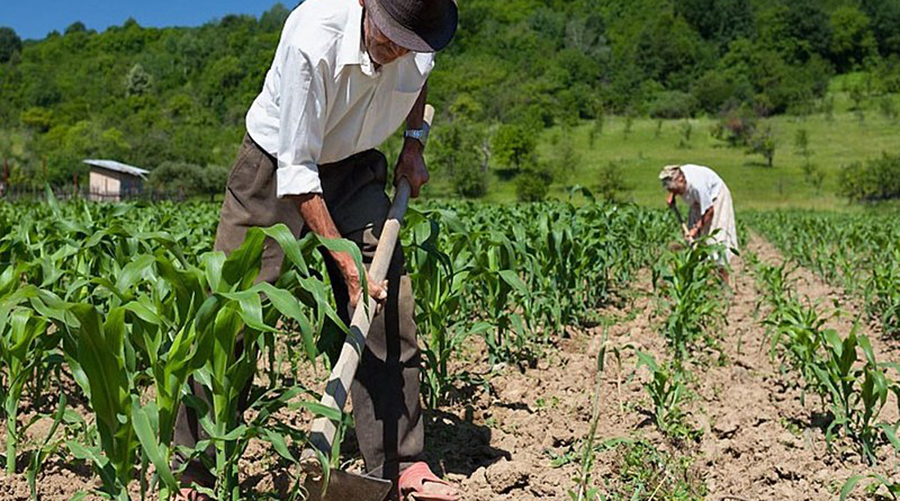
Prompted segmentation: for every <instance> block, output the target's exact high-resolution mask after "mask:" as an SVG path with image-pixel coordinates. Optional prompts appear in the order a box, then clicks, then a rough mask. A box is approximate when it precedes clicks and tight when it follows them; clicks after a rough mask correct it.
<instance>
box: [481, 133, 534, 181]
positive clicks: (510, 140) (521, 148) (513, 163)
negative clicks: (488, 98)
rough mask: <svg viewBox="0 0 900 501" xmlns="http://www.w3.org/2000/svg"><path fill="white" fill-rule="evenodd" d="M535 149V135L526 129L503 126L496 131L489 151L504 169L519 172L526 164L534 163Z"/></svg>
mask: <svg viewBox="0 0 900 501" xmlns="http://www.w3.org/2000/svg"><path fill="white" fill-rule="evenodd" d="M536 147H537V138H536V137H535V133H534V132H533V131H532V130H531V129H530V128H528V127H524V126H521V125H516V124H504V125H501V126H500V128H499V129H497V133H496V134H494V139H493V141H492V142H491V151H493V154H494V155H493V156H494V158H495V159H496V160H497V162H498V163H499V164H500V165H501V166H502V167H504V168H506V169H509V170H512V171H514V172H520V171H521V170H522V169H523V167H524V166H525V164H526V163H530V162H533V161H534V150H535V148H536Z"/></svg>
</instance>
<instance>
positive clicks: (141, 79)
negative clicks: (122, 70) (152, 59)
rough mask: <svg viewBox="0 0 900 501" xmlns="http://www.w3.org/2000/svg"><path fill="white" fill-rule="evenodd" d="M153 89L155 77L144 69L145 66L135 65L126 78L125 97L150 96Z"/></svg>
mask: <svg viewBox="0 0 900 501" xmlns="http://www.w3.org/2000/svg"><path fill="white" fill-rule="evenodd" d="M152 88H153V77H151V76H150V74H149V73H147V71H146V70H145V69H144V67H143V66H141V65H140V63H139V64H135V65H134V66H132V67H131V69H130V70H128V75H126V76H125V95H127V96H143V95H145V94H149V93H150V91H151V89H152Z"/></svg>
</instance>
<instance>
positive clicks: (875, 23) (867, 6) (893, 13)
mask: <svg viewBox="0 0 900 501" xmlns="http://www.w3.org/2000/svg"><path fill="white" fill-rule="evenodd" d="M862 6H863V10H864V11H865V12H866V14H868V16H869V18H870V19H871V20H872V31H873V32H874V34H875V39H876V40H877V41H878V48H879V50H880V51H881V55H883V56H885V57H888V56H889V55H892V54H900V0H862Z"/></svg>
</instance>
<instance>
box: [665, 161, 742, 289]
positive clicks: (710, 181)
mask: <svg viewBox="0 0 900 501" xmlns="http://www.w3.org/2000/svg"><path fill="white" fill-rule="evenodd" d="M659 179H660V181H662V185H663V188H664V189H666V191H668V192H669V196H668V199H667V201H666V202H667V203H668V204H669V206H670V207H672V208H675V197H676V196H681V198H682V200H683V201H684V203H686V204H687V205H688V206H689V207H690V213H689V214H688V223H687V226H686V228H685V235H684V238H685V239H686V240H687V241H688V242H692V241H694V240H696V239H697V237H701V236H706V235H712V241H713V242H714V243H717V244H722V245H723V246H725V252H723V253H717V255H716V258H717V260H718V261H719V264H720V270H721V273H722V278H723V280H724V281H725V283H726V284H727V283H729V282H728V280H729V276H728V265H729V264H730V263H731V257H732V255H733V254H734V253H735V252H734V251H736V250H737V249H738V240H737V228H736V227H735V219H734V205H733V204H732V202H731V191H730V190H729V189H728V186H726V185H725V181H722V178H721V177H719V175H718V174H716V173H715V172H714V171H713V170H712V169H710V168H709V167H702V166H699V165H670V166H667V167H665V168H664V169H663V170H662V172H660V174H659ZM675 210H677V208H676V209H675Z"/></svg>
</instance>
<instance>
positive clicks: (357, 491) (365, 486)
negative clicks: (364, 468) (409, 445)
mask: <svg viewBox="0 0 900 501" xmlns="http://www.w3.org/2000/svg"><path fill="white" fill-rule="evenodd" d="M324 479H325V478H324V475H322V474H321V473H319V474H314V473H309V474H307V475H306V482H305V483H304V487H306V490H307V492H308V493H309V498H308V499H309V501H384V500H385V499H386V498H387V496H388V494H389V493H390V492H391V482H390V480H383V479H380V478H375V477H369V476H366V475H354V474H352V473H347V472H344V471H340V470H337V469H334V470H331V477H330V478H329V479H328V489H325V488H324V485H323V484H324V482H323V481H324Z"/></svg>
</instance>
